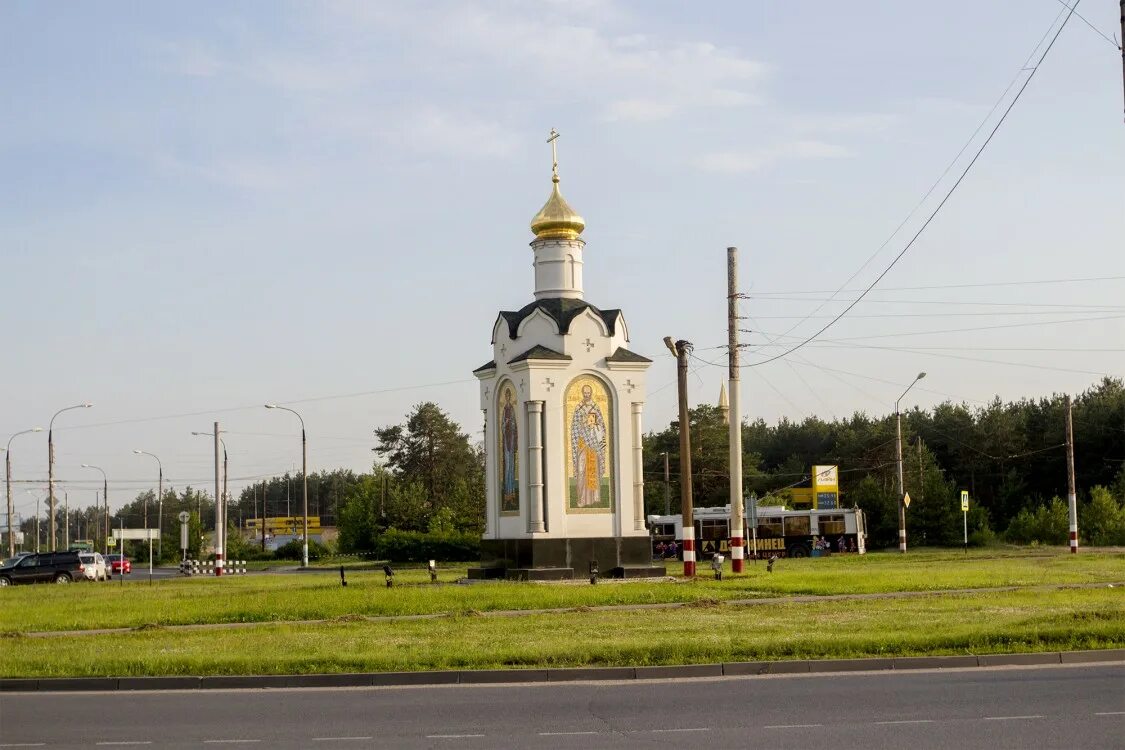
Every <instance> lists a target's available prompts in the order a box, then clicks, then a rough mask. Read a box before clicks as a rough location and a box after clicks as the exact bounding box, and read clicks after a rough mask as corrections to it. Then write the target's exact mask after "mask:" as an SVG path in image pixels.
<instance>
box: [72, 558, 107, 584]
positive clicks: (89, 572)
mask: <svg viewBox="0 0 1125 750" xmlns="http://www.w3.org/2000/svg"><path fill="white" fill-rule="evenodd" d="M78 559H79V560H81V561H82V567H83V568H85V572H86V578H88V579H90V580H91V581H108V580H109V579H110V577H111V573H110V570H109V565H108V564H106V561H105V558H104V557H102V553H101V552H79V553H78Z"/></svg>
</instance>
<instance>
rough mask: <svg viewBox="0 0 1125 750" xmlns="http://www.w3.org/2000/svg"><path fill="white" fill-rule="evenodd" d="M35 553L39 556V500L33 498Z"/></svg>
mask: <svg viewBox="0 0 1125 750" xmlns="http://www.w3.org/2000/svg"><path fill="white" fill-rule="evenodd" d="M35 553H36V554H39V498H35Z"/></svg>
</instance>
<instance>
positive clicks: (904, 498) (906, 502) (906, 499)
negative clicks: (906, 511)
mask: <svg viewBox="0 0 1125 750" xmlns="http://www.w3.org/2000/svg"><path fill="white" fill-rule="evenodd" d="M902 504H903V505H905V506H906V507H907V508H909V507H910V493H909V492H907V493H906V494H904V495H903V496H902Z"/></svg>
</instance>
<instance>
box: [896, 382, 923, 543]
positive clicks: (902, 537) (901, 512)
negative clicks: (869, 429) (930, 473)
mask: <svg viewBox="0 0 1125 750" xmlns="http://www.w3.org/2000/svg"><path fill="white" fill-rule="evenodd" d="M924 377H926V373H924V372H920V373H918V376H917V377H915V378H914V380H912V381H910V385H908V386H906V390H905V391H903V392H902V396H899V397H898V398H896V399H895V434H896V437H897V446H898V551H899V552H901V553H904V554H905V552H906V503H905V502H904V499H905V497H906V489H905V488H904V486H903V481H902V414H901V413H900V412H899V410H898V404H899V402H900V401H902V399H903V397H904V396H906V394H907V393H909V392H910V389H911V388H913V387H914V384H915V383H917V382H918V381H919V380H921V379H922V378H924Z"/></svg>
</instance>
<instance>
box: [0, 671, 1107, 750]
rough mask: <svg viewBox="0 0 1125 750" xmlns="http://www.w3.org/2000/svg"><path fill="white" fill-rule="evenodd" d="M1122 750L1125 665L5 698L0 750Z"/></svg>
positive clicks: (12, 695)
mask: <svg viewBox="0 0 1125 750" xmlns="http://www.w3.org/2000/svg"><path fill="white" fill-rule="evenodd" d="M222 746H251V747H254V746H256V747H262V748H267V747H268V748H323V749H324V750H332V749H333V748H365V747H394V748H454V749H455V750H462V749H467V748H515V747H535V748H582V749H583V750H586V749H587V748H622V747H666V748H679V747H683V746H691V747H698V748H727V747H739V748H745V747H751V748H755V747H761V748H770V749H771V750H777V749H780V748H800V750H808V748H818V749H819V748H832V749H833V750H844V749H846V748H892V747H903V748H910V750H923V749H925V748H984V747H987V748H1019V750H1028V748H1039V747H1065V748H1068V749H1069V748H1098V749H1099V750H1100V749H1102V748H1119V747H1122V746H1125V665H1122V664H1115V665H1092V666H1075V667H1071V666H1066V667H1034V668H1026V667H1020V668H996V669H971V670H963V671H962V670H958V671H940V672H939V671H917V672H914V671H911V672H899V673H894V672H880V673H862V674H855V673H853V674H833V675H800V676H798V675H793V676H781V675H778V676H771V677H744V678H743V677H729V678H719V679H713V680H686V681H681V682H676V681H652V682H648V681H645V682H615V683H608V682H603V683H565V684H550V683H539V684H526V685H504V686H479V685H478V686H473V685H465V686H448V687H415V688H351V689H300V690H296V689H295V690H256V691H235V690H222V691H220V690H214V691H211V690H208V691H168V692H153V693H148V692H143V693H120V692H115V693H51V694H34V693H6V694H3V695H0V748H9V747H12V748H14V747H43V748H78V747H84V748H85V747H154V748H155V747H183V748H207V747H222Z"/></svg>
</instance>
